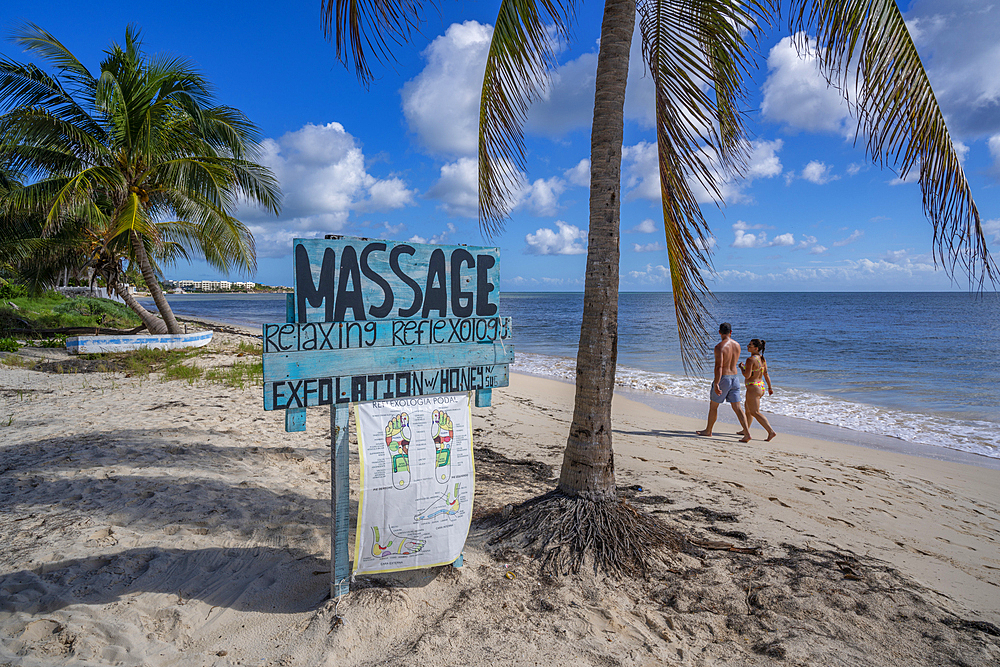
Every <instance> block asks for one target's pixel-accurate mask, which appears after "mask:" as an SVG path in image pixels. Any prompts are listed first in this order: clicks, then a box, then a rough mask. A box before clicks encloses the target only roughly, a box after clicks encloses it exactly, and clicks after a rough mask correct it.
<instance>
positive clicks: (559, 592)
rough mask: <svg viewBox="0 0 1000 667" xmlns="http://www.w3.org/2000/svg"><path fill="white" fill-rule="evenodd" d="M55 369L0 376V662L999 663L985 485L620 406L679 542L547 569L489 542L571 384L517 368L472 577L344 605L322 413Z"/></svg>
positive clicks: (485, 480)
mask: <svg viewBox="0 0 1000 667" xmlns="http://www.w3.org/2000/svg"><path fill="white" fill-rule="evenodd" d="M239 340H240V336H238V335H235V334H231V333H218V334H217V335H216V340H215V341H213V343H212V350H213V353H212V355H210V356H209V357H199V362H198V363H202V364H210V365H211V364H214V365H225V364H229V363H232V362H233V361H235V360H236V356H235V345H236V343H237V342H238V341H239ZM40 354H46V355H49V356H51V354H52V353H50V351H48V350H46V351H44V353H40ZM57 366H58V364H49V365H47V366H45V365H43V366H39V367H40V368H45V369H46V370H45V371H39V370H28V369H25V368H17V367H14V366H8V365H5V366H0V419H2V424H3V425H2V426H0V665H3V664H13V665H53V664H69V665H77V664H80V665H136V666H138V665H157V666H159V665H236V664H240V665H324V664H329V665H383V664H397V663H400V662H402V663H407V664H416V665H423V664H435V665H441V666H444V665H496V664H508V665H535V664H539V665H573V666H574V667H579V666H581V665H659V664H680V665H769V664H790V665H791V664H801V665H805V664H810V665H858V664H865V665H887V666H888V665H899V664H915V665H925V664H926V665H938V664H956V665H996V664H1000V636H998V634H1000V630H998V628H997V625H998V624H1000V604H998V600H1000V544H998V540H1000V507H998V500H997V497H996V493H995V490H996V489H997V488H998V487H1000V473H998V472H996V471H991V470H987V469H981V468H974V467H969V466H963V465H959V464H952V463H945V462H939V461H931V460H927V459H919V458H914V457H908V456H904V455H899V454H891V453H885V452H875V451H871V450H866V449H861V448H857V447H852V446H850V445H849V444H843V443H832V442H821V441H817V440H808V439H805V438H793V437H781V438H779V439H777V440H774V441H772V442H770V443H764V442H761V441H753V442H751V443H748V444H743V443H739V442H738V441H737V440H738V438H737V436H735V435H732V432H733V431H735V430H736V429H735V427H733V428H730V427H727V426H726V425H725V424H722V425H720V429H719V432H718V435H717V437H714V438H699V437H696V436H693V435H692V434H693V431H694V430H695V429H696V428H700V427H701V426H702V425H703V424H696V423H693V422H692V420H685V419H683V418H680V417H673V416H671V415H666V414H663V413H660V412H656V411H654V410H652V409H651V408H648V407H646V406H643V405H640V404H637V403H633V402H630V401H627V400H618V402H616V404H615V428H616V432H615V436H614V437H615V449H616V465H617V473H618V481H619V485H620V491H621V493H622V494H623V495H624V496H626V497H627V498H628V499H629V501H630V502H631V503H633V504H634V505H636V506H638V507H641V508H643V509H645V510H647V511H651V512H654V513H656V514H657V516H660V517H661V518H663V520H664V521H666V522H668V523H670V524H672V525H674V526H676V527H677V528H678V529H680V530H681V531H682V532H683V533H684V534H686V535H687V536H689V537H690V539H691V544H690V545H689V547H688V548H687V549H686V551H685V552H684V553H681V554H677V555H674V556H672V557H670V558H669V559H668V561H667V565H666V567H665V568H663V569H660V570H658V571H656V572H654V573H653V575H652V576H651V577H650V578H649V579H647V580H624V581H616V580H611V579H607V578H605V577H603V576H598V575H595V574H594V573H593V572H592V571H584V572H581V573H580V574H577V575H573V576H566V577H559V578H552V577H548V576H545V575H543V574H541V573H540V572H539V570H538V565H537V562H536V561H534V560H532V559H530V558H528V557H526V556H525V555H524V553H525V552H524V550H523V549H520V548H517V547H516V545H504V544H501V545H491V544H489V543H488V539H487V538H488V528H489V526H490V525H492V524H493V523H495V522H496V521H497V520H498V517H501V516H503V515H504V514H505V513H508V512H510V511H511V507H512V506H513V505H515V504H516V503H518V502H520V501H522V500H526V499H528V498H530V497H532V496H535V495H538V494H540V493H543V492H545V491H547V490H549V489H551V488H552V487H553V486H554V484H555V480H556V478H557V476H558V466H559V464H560V462H561V454H562V449H563V446H564V443H565V437H566V433H567V430H568V421H569V419H570V417H571V408H572V392H573V388H572V387H571V386H569V385H566V384H562V383H558V382H553V381H549V380H544V379H539V378H532V377H526V376H520V375H515V376H513V377H512V382H511V386H510V387H509V388H507V389H502V390H498V391H495V392H494V398H493V402H494V405H493V407H492V408H476V409H474V415H473V418H474V424H473V425H474V429H475V446H476V455H477V458H476V465H477V480H478V481H477V485H478V486H477V491H476V504H477V509H476V517H477V519H476V521H475V522H474V528H473V533H472V535H471V536H470V540H469V543H468V545H467V548H466V551H465V565H464V567H462V568H459V569H456V568H452V567H443V568H434V569H429V570H419V571H413V572H408V573H400V574H396V575H393V576H380V577H359V578H358V580H357V581H356V582H355V583H354V585H353V587H352V592H351V594H350V595H349V596H347V597H345V598H344V599H343V601H342V602H341V603H340V604H339V606H337V605H335V604H334V602H333V601H331V600H330V599H329V576H330V575H329V555H330V543H329V542H330V528H329V521H330V468H329V465H330V455H329V417H328V414H327V411H326V410H324V409H315V410H310V412H309V421H308V425H307V430H306V432H304V433H285V432H284V429H283V416H282V415H281V414H279V413H270V412H268V413H265V412H264V411H263V410H262V408H261V402H262V401H261V397H260V389H259V388H255V387H250V388H246V389H233V388H230V387H226V386H222V385H219V384H211V383H208V382H205V381H202V380H199V381H196V382H194V383H188V382H187V381H183V380H174V381H164V380H162V378H160V377H159V376H158V375H157V374H155V373H154V374H153V375H151V376H148V377H142V378H140V377H126V375H125V374H123V373H103V372H86V373H73V372H68V371H72V368H71V367H70V366H67V365H64V366H63V367H62V370H63V372H62V373H59V372H55V370H56V367H57ZM616 400H617V399H616ZM727 430H728V432H727ZM352 447H354V451H353V452H352V457H353V462H354V464H355V465H354V468H353V470H352V473H353V477H354V479H353V484H352V487H353V488H352V508H351V511H352V514H356V510H357V507H356V501H357V466H356V462H357V458H356V442H353V438H352ZM725 544H729V545H733V546H735V547H738V548H739V550H737V551H728V550H725V549H724V548H722V547H723V546H724V545H725ZM696 545H701V546H696ZM753 550H756V551H757V553H756V554H753V553H746V552H747V551H753Z"/></svg>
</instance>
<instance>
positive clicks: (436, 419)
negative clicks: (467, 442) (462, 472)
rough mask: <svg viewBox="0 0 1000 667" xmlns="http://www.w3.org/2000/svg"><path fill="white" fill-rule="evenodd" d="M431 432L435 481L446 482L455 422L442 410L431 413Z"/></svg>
mask: <svg viewBox="0 0 1000 667" xmlns="http://www.w3.org/2000/svg"><path fill="white" fill-rule="evenodd" d="M431 433H433V434H434V451H435V459H434V460H435V462H436V467H437V471H436V475H437V481H438V482H440V483H441V484H446V483H447V482H448V480H449V479H451V438H452V436H453V435H454V434H455V424H454V422H452V421H451V417H449V416H448V413H447V412H445V411H444V410H435V411H434V412H433V413H431Z"/></svg>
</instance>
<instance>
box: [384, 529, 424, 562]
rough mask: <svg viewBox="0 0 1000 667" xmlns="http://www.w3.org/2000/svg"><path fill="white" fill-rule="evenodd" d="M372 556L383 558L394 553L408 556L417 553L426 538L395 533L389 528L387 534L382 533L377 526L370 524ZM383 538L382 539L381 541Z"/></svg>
mask: <svg viewBox="0 0 1000 667" xmlns="http://www.w3.org/2000/svg"><path fill="white" fill-rule="evenodd" d="M372 538H373V539H372V556H375V557H376V558H385V557H386V556H394V555H396V554H399V555H402V556H409V555H411V554H415V553H419V552H420V550H421V549H423V548H424V545H425V544H427V540H421V539H418V538H410V537H406V536H405V535H397V534H396V533H394V532H392V528H390V529H389V531H388V534H385V533H382V532H381V531H380V530H379V527H378V526H372ZM383 540H384V541H383Z"/></svg>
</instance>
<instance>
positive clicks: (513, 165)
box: [479, 0, 575, 237]
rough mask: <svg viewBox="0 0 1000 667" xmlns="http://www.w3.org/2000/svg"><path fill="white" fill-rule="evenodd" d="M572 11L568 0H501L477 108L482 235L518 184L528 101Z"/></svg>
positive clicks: (500, 217)
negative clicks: (553, 28)
mask: <svg viewBox="0 0 1000 667" xmlns="http://www.w3.org/2000/svg"><path fill="white" fill-rule="evenodd" d="M574 11H575V7H574V2H573V0H567V1H566V2H558V0H541V1H540V2H536V0H501V3H500V11H499V13H498V14H497V20H496V26H495V27H494V28H493V38H492V39H491V40H490V50H489V53H488V55H487V57H486V72H485V75H484V77H483V91H482V96H481V98H480V106H479V226H480V228H481V229H482V230H483V233H484V234H485V235H486V236H487V237H490V236H492V235H493V234H496V233H499V232H500V231H501V230H502V229H503V223H504V220H505V219H506V217H507V213H508V212H509V210H510V202H511V201H512V200H513V198H514V194H515V193H516V192H517V190H518V188H519V187H520V173H521V171H522V170H524V168H525V156H524V133H523V126H524V122H525V118H526V115H527V111H528V105H529V104H530V103H531V101H532V100H533V99H535V98H536V97H537V96H538V95H539V93H540V91H541V90H542V88H543V86H544V85H545V83H546V81H547V72H548V70H549V68H550V67H552V66H554V65H555V64H556V61H555V55H554V52H553V39H562V38H565V37H567V36H568V34H569V29H570V24H571V23H572V21H573V18H574ZM549 25H554V27H555V33H556V34H555V35H553V34H552V33H551V32H550V30H549V28H548V26H549Z"/></svg>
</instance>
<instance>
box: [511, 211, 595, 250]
mask: <svg viewBox="0 0 1000 667" xmlns="http://www.w3.org/2000/svg"><path fill="white" fill-rule="evenodd" d="M556 226H557V227H558V228H559V231H553V230H551V229H548V228H544V227H543V228H542V229H539V230H538V231H536V232H535V233H534V234H528V235H527V236H525V237H524V242H525V243H526V244H527V248H525V253H527V254H529V255H582V254H584V253H586V252H587V248H586V245H585V243H583V242H585V241H586V239H587V230H585V229H580V228H579V227H577V226H576V225H570V224H567V223H565V222H563V221H562V220H557V221H556Z"/></svg>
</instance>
